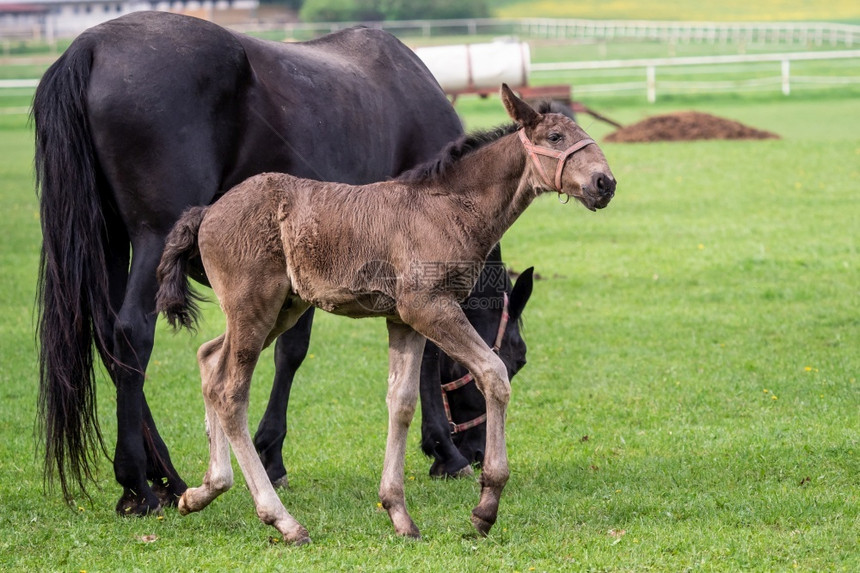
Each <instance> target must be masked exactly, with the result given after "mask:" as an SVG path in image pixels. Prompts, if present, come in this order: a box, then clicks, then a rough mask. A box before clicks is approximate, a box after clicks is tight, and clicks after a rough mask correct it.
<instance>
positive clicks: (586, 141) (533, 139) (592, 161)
mask: <svg viewBox="0 0 860 573" xmlns="http://www.w3.org/2000/svg"><path fill="white" fill-rule="evenodd" d="M502 101H503V102H504V104H505V108H506V109H507V110H508V114H509V115H510V116H511V117H512V118H513V119H514V121H516V122H517V124H518V125H520V126H521V128H522V130H521V132H520V139H522V140H523V145H524V146H525V148H526V151H527V152H528V153H529V155H530V157H531V158H530V160H529V165H528V167H527V168H526V169H527V170H530V174H529V177H530V179H529V183H530V184H531V185H532V186H533V187H535V188H538V189H546V190H549V191H556V192H558V193H559V194H565V195H567V196H569V197H575V198H577V199H578V200H579V201H580V202H581V203H582V204H583V205H585V206H586V207H587V208H588V209H590V210H592V211H594V210H596V209H603V208H604V207H606V206H607V205H608V204H609V201H610V200H611V199H612V197H613V196H614V195H615V177H614V176H613V175H612V171H611V170H610V169H609V164H608V163H607V162H606V157H604V156H603V152H602V151H601V150H600V148H599V147H598V146H597V144H596V143H594V141H593V140H592V139H591V138H590V137H589V136H588V134H587V133H585V131H584V130H583V129H582V128H581V127H579V125H577V124H576V122H575V121H573V120H572V119H570V118H569V117H567V116H564V115H562V114H560V113H546V114H542V113H538V112H537V111H535V110H534V109H533V108H532V107H531V106H530V105H528V104H527V103H525V102H524V101H523V100H521V99H519V98H518V97H517V96H516V95H514V93H513V92H512V91H511V89H510V88H509V87H508V86H507V85H506V84H503V85H502Z"/></svg>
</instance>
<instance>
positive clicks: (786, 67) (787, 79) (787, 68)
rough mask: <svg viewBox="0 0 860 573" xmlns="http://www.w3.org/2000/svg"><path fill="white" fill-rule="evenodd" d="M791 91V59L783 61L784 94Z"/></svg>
mask: <svg viewBox="0 0 860 573" xmlns="http://www.w3.org/2000/svg"><path fill="white" fill-rule="evenodd" d="M790 93H791V60H788V59H785V60H783V61H782V95H789V94H790Z"/></svg>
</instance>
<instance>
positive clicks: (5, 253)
mask: <svg viewBox="0 0 860 573" xmlns="http://www.w3.org/2000/svg"><path fill="white" fill-rule="evenodd" d="M15 97H16V98H20V100H21V101H22V102H24V103H22V104H21V105H25V104H26V95H25V94H21V95H18V96H15ZM15 105H18V104H17V103H16V104H15ZM458 108H459V110H460V112H461V113H462V114H463V116H464V117H465V120H466V123H467V126H468V127H469V128H475V127H483V126H488V125H494V124H496V123H499V122H501V121H503V120H504V114H503V113H502V111H501V105H500V103H499V100H498V99H497V98H490V99H489V100H486V101H481V100H477V99H469V98H464V99H463V100H462V101H460V102H458ZM675 109H696V110H699V111H707V112H710V113H714V114H716V115H720V116H723V117H729V118H731V119H736V120H739V121H743V122H745V123H748V124H750V125H753V126H755V127H758V128H762V129H767V130H770V131H774V132H776V133H778V134H780V135H782V137H783V139H781V140H776V141H756V142H696V143H659V144H633V145H629V144H628V145H623V144H605V145H603V148H604V150H605V152H606V155H607V157H608V158H609V161H610V164H611V165H612V166H613V169H614V171H615V174H616V176H617V177H618V179H619V188H618V194H617V196H616V199H615V200H614V201H613V203H612V204H611V205H610V207H609V208H608V209H606V210H604V211H602V212H600V213H596V214H595V213H589V212H587V211H586V210H585V209H582V208H581V207H578V206H576V205H574V204H570V205H567V206H562V205H560V204H558V202H557V201H556V200H555V199H554V198H552V197H546V198H545V199H543V200H541V201H538V202H537V203H536V204H535V205H534V206H532V207H531V208H530V210H529V211H528V212H527V213H526V214H525V215H524V216H523V218H521V220H520V221H518V222H517V224H516V225H515V226H514V228H513V229H512V230H511V231H510V233H509V234H508V235H507V236H506V238H505V240H504V241H503V248H504V254H505V259H506V261H507V262H508V263H509V264H510V265H511V266H512V267H514V268H515V269H519V270H521V269H523V268H525V267H527V266H531V265H534V266H535V267H536V270H537V272H538V273H540V275H541V276H542V277H543V280H540V281H538V282H537V283H536V285H535V292H534V295H533V296H532V300H531V302H530V303H529V306H528V308H527V310H526V316H525V336H526V338H527V342H528V344H529V364H528V365H527V366H526V367H525V369H524V370H523V372H522V373H521V374H520V375H519V376H518V377H517V378H516V379H515V381H514V394H513V399H512V403H511V407H510V411H509V418H508V420H509V426H508V439H509V453H510V458H511V468H512V478H511V481H510V483H509V485H508V488H507V489H506V490H505V494H504V496H503V499H502V507H501V510H500V518H499V522H498V523H497V525H496V526H495V529H494V530H493V532H492V534H491V535H490V537H489V538H487V539H478V538H477V537H475V535H474V534H473V533H472V530H471V526H470V525H469V522H468V514H469V510H470V508H471V507H472V505H473V504H474V502H475V501H476V500H477V495H478V487H477V485H476V483H475V482H474V481H470V480H462V481H446V482H439V481H433V480H430V479H429V478H428V477H427V476H426V472H427V469H428V467H429V464H428V462H427V460H426V459H425V458H424V457H423V456H422V455H421V454H420V452H419V450H418V440H417V437H418V436H417V433H418V432H417V428H413V432H412V433H411V435H410V445H409V448H408V454H407V460H406V472H407V492H406V493H407V499H408V503H409V504H410V509H411V512H412V515H413V517H414V518H415V520H416V522H417V524H418V526H419V527H420V528H421V529H422V533H423V534H424V539H423V540H421V541H418V542H411V541H405V540H402V539H398V538H396V537H394V536H393V535H392V534H391V531H392V530H391V526H390V523H389V521H388V518H387V516H386V515H385V513H384V512H382V511H381V510H380V509H379V508H378V506H377V498H376V491H377V487H378V479H379V475H380V471H381V465H382V454H383V450H384V441H385V427H386V412H385V404H384V398H385V376H386V368H387V361H386V344H385V327H384V324H383V323H382V322H381V321H349V320H344V319H338V318H335V317H331V316H327V315H324V314H322V313H320V315H318V319H317V327H316V329H315V332H314V338H313V341H312V348H311V354H310V356H309V358H308V360H307V361H306V364H305V365H304V366H303V368H302V370H301V371H300V373H299V376H298V381H297V384H296V387H295V390H294V393H293V399H292V403H291V418H290V428H291V433H290V435H289V437H288V440H287V442H288V443H287V446H286V451H285V458H286V460H287V467H288V470H289V472H290V482H291V487H290V489H289V490H287V491H284V492H282V493H281V497H282V499H283V500H284V502H285V504H286V505H287V507H288V509H289V510H290V511H291V512H292V513H293V514H294V515H295V516H296V517H297V518H298V519H299V520H300V521H302V522H303V523H304V524H305V525H306V526H307V527H308V529H309V530H310V533H311V536H312V538H313V539H314V543H313V544H312V545H310V546H308V547H303V548H291V547H285V546H284V545H283V544H281V543H271V542H270V540H269V538H270V536H271V535H272V534H273V533H274V530H272V529H271V528H267V527H266V526H263V525H262V524H261V523H260V522H259V521H258V520H257V518H256V516H255V515H254V511H253V506H252V502H251V499H250V495H249V494H248V491H247V489H246V487H245V486H244V482H243V480H242V478H241V474H240V473H238V468H236V469H237V484H236V486H235V487H234V489H233V490H232V491H230V492H228V493H227V494H225V495H224V496H223V497H222V498H221V499H219V500H218V501H217V502H215V503H214V504H213V505H212V507H210V508H208V509H207V510H206V511H204V512H202V513H200V514H196V515H193V516H189V517H184V518H183V517H180V516H179V515H178V514H177V512H176V511H175V510H167V511H165V512H164V514H163V515H162V516H161V517H158V518H156V517H151V518H144V519H123V518H119V517H116V516H115V515H114V513H113V505H114V503H115V502H116V499H117V497H118V495H119V490H118V488H117V486H116V485H115V484H114V482H113V477H112V470H111V467H110V464H109V462H108V461H107V460H105V461H104V462H103V463H102V465H101V467H100V470H101V471H100V474H99V475H100V479H99V486H100V489H97V490H95V491H94V495H93V499H92V502H88V501H86V500H79V502H78V503H77V504H76V506H75V507H73V508H72V509H68V508H66V507H65V506H64V505H63V503H62V501H61V500H60V497H59V494H58V493H57V492H49V493H48V494H47V495H43V492H42V483H41V479H40V464H39V459H38V455H37V454H36V453H35V440H34V437H33V422H34V416H35V401H36V393H37V388H36V386H37V365H36V362H35V351H34V334H33V320H32V305H33V301H34V296H35V295H34V290H35V277H36V269H37V262H38V247H39V240H40V232H39V222H38V205H37V202H36V199H35V196H34V193H33V189H32V167H31V166H32V136H31V134H30V132H29V130H28V128H27V126H26V116H24V115H20V114H12V115H0V197H2V199H3V206H4V217H3V219H2V235H3V240H2V243H0V269H2V273H0V312H2V320H0V348H2V366H0V408H2V412H3V415H2V416H0V444H2V446H0V507H2V509H3V511H2V513H0V569H2V570H9V571H15V570H18V571H37V570H38V571H43V570H57V571H79V570H86V571H89V572H93V571H129V570H142V571H154V570H165V571H166V570H171V571H172V570H177V571H208V570H215V569H218V570H248V571H260V570H273V571H278V570H284V571H330V570H359V571H360V570H364V571H424V570H450V571H477V570H491V571H495V570H501V571H523V572H526V571H560V570H568V571H648V570H650V571H680V570H694V569H695V570H704V571H737V570H757V571H794V570H800V571H856V570H858V569H860V533H858V532H860V510H858V507H860V499H858V498H860V457H858V456H860V417H858V405H860V385H858V382H857V378H858V374H860V357H858V348H860V306H858V295H860V293H858V289H860V270H858V263H860V256H858V244H857V237H858V232H857V229H858V228H860V203H858V201H857V196H858V193H860V135H858V134H860V100H858V99H857V98H856V97H854V94H850V95H849V96H840V95H839V94H830V95H828V96H826V97H812V96H804V97H794V96H793V97H792V98H782V97H779V98H767V97H764V96H762V97H757V98H749V99H735V98H731V97H717V98H710V97H709V98H705V97H701V98H684V99H667V100H666V101H662V102H660V103H658V104H657V105H656V106H647V105H646V104H644V102H643V103H638V102H635V101H627V100H618V101H609V100H608V101H606V102H604V103H603V104H602V107H601V108H600V110H601V111H602V112H604V113H606V114H607V115H609V116H611V117H613V118H616V119H618V120H620V121H622V122H625V123H627V122H632V121H636V120H638V119H642V118H643V117H646V116H649V115H653V114H656V113H661V112H666V111H671V110H675ZM582 122H583V125H584V126H585V127H586V128H587V129H589V130H590V131H591V133H592V134H593V135H595V136H596V137H598V138H600V137H602V136H603V135H605V134H606V133H607V132H608V130H609V128H608V127H607V126H605V125H603V124H599V123H593V122H591V120H588V119H586V118H583V119H582ZM222 324H223V321H222V319H221V316H220V313H219V312H218V311H217V309H216V308H215V307H214V305H210V306H209V307H208V308H207V311H206V319H205V323H204V324H203V326H202V328H201V332H200V334H199V335H198V336H197V337H191V336H189V335H186V334H180V335H173V334H171V333H169V332H168V331H167V329H166V328H164V327H163V325H162V327H161V328H160V329H159V334H158V338H157V346H156V349H155V352H154V355H153V356H154V358H153V362H152V363H151V366H150V369H149V372H148V382H147V396H148V398H149V400H150V404H151V405H152V408H153V411H154V412H155V416H156V419H157V420H158V422H159V424H160V429H161V431H162V434H163V435H164V437H165V439H166V440H167V442H168V444H169V445H170V447H171V451H172V454H173V459H174V462H175V464H176V465H177V467H178V469H179V471H180V472H181V473H182V474H183V475H184V477H185V478H186V479H187V480H188V481H189V483H190V484H197V483H199V481H200V479H201V478H202V476H203V473H204V471H205V465H206V461H207V444H206V439H205V436H204V435H203V407H202V399H201V398H200V395H199V378H198V373H197V370H196V364H195V359H194V353H195V351H196V348H197V346H198V345H199V344H200V343H201V342H203V341H204V340H207V339H209V338H212V337H214V336H215V335H216V334H218V333H219V332H220V328H221V326H222ZM269 357H270V353H267V354H266V356H265V357H264V359H263V361H262V363H261V365H260V367H259V368H258V375H257V377H256V379H255V385H254V387H253V394H252V398H251V403H252V404H251V406H252V419H253V420H255V421H256V420H257V419H258V418H259V416H260V414H261V413H262V409H263V406H264V403H265V400H266V398H267V393H268V389H269V380H271V375H272V366H271V364H270V358H269ZM346 365H348V367H347V368H345V366H346ZM99 393H100V396H99V402H100V416H101V420H102V427H103V430H104V432H105V435H106V436H108V441H109V448H110V449H112V447H113V446H112V444H113V442H112V438H113V436H114V434H115V427H116V421H115V419H114V405H115V400H114V396H113V388H112V387H111V385H110V383H109V382H107V381H102V383H101V385H100V387H99ZM152 536H154V538H153V537H152Z"/></svg>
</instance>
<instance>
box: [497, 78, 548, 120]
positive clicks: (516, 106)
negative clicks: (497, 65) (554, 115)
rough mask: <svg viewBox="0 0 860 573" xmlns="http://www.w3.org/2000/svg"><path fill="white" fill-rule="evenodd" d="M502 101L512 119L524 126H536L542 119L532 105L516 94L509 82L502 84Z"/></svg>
mask: <svg viewBox="0 0 860 573" xmlns="http://www.w3.org/2000/svg"><path fill="white" fill-rule="evenodd" d="M502 102H503V103H504V104H505V109H506V110H508V115H510V116H511V119H513V120H514V121H516V122H517V123H519V124H520V125H522V126H523V127H534V125H535V124H536V123H537V122H538V121H540V114H539V113H538V112H536V111H535V110H534V109H533V108H532V106H530V105H529V104H527V103H526V102H524V101H523V100H521V99H520V98H518V97H517V96H516V95H514V92H513V91H512V90H511V88H509V87H508V84H502Z"/></svg>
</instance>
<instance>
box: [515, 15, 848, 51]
mask: <svg viewBox="0 0 860 573" xmlns="http://www.w3.org/2000/svg"><path fill="white" fill-rule="evenodd" d="M518 31H519V33H520V34H522V35H523V36H527V37H531V38H557V39H595V40H606V41H609V40H615V39H639V40H654V41H660V42H668V43H709V44H715V43H722V44H728V43H734V44H744V45H762V44H782V45H789V46H792V45H793V46H824V45H830V46H833V47H837V46H845V47H848V48H850V47H852V46H854V45H857V44H858V43H860V26H853V25H849V24H834V23H828V22H743V23H739V22H669V21H656V20H654V21H651V20H645V21H636V20H630V21H628V20H558V19H546V18H533V19H528V20H521V21H519V22H518Z"/></svg>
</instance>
